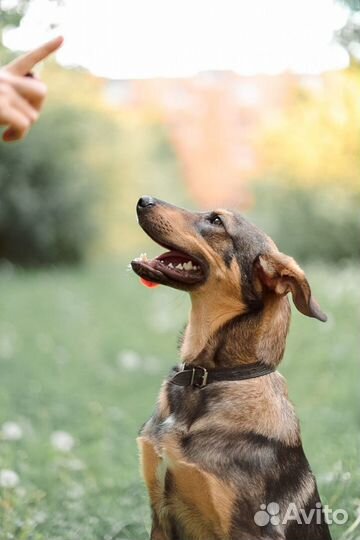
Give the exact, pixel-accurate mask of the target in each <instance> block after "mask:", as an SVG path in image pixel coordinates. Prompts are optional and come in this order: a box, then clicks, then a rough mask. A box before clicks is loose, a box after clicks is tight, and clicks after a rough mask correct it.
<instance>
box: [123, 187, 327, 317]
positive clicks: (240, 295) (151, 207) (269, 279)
mask: <svg viewBox="0 0 360 540" xmlns="http://www.w3.org/2000/svg"><path fill="white" fill-rule="evenodd" d="M137 214H138V218H139V223H140V225H141V227H142V228H143V229H144V231H145V232H146V233H147V234H148V235H149V236H150V238H152V240H154V241H155V242H156V243H157V244H159V245H161V246H162V247H164V248H165V249H167V250H169V251H167V252H166V253H163V254H162V255H160V256H158V257H156V258H155V259H152V260H148V259H147V258H146V256H143V257H140V258H137V259H134V260H133V261H132V263H131V266H132V268H133V270H134V272H136V274H138V275H139V276H140V277H142V278H143V279H145V280H147V281H149V282H152V283H159V284H162V285H167V286H169V287H173V288H176V289H181V290H184V291H188V292H189V293H191V294H192V295H196V296H197V297H198V298H199V297H200V298H201V296H202V295H206V297H207V298H208V299H209V298H221V299H222V301H228V302H229V303H231V305H233V306H235V305H236V306H237V310H238V313H239V314H241V313H246V312H249V311H252V310H256V309H261V307H262V306H264V305H265V304H266V302H267V301H268V300H270V299H271V298H273V297H274V295H278V296H285V295H286V294H287V293H289V292H291V294H292V297H293V301H294V304H295V306H296V307H297V309H298V310H299V311H301V313H303V314H304V315H307V316H309V317H315V318H317V319H319V320H320V321H326V315H325V314H324V313H323V312H322V311H321V309H320V307H319V305H318V304H317V302H316V301H315V300H314V298H313V297H312V295H311V290H310V286H309V283H308V281H307V279H306V276H305V274H304V272H303V271H302V270H301V268H300V267H299V266H298V264H297V263H296V262H295V261H294V259H292V258H291V257H288V256H286V255H284V254H283V253H281V252H280V251H279V250H278V249H277V247H276V245H275V244H274V242H273V241H272V240H271V239H270V238H269V237H268V236H267V235H266V234H265V233H263V232H262V231H260V230H259V229H258V228H257V227H255V226H254V225H252V224H251V223H249V222H248V221H247V220H246V219H244V217H242V216H241V215H240V214H239V213H238V212H232V211H229V210H215V211H212V212H189V211H187V210H184V209H182V208H177V207H176V206H173V205H171V204H168V203H166V202H164V201H160V200H158V199H154V198H152V197H142V198H141V199H140V200H139V201H138V204H137Z"/></svg>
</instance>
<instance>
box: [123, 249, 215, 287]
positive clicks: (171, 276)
mask: <svg viewBox="0 0 360 540" xmlns="http://www.w3.org/2000/svg"><path fill="white" fill-rule="evenodd" d="M131 267H132V269H133V270H134V272H135V273H136V274H137V275H138V276H140V277H141V278H143V279H144V280H146V281H147V282H150V283H159V284H163V285H176V284H179V285H181V284H183V285H195V284H198V283H200V282H202V281H203V280H204V278H205V269H204V266H203V263H202V262H201V261H200V260H198V259H197V258H196V257H193V256H190V255H188V254H186V253H184V252H182V251H177V250H173V249H171V250H170V251H167V252H166V253H163V254H162V255H159V256H158V257H156V258H155V259H148V257H147V255H146V254H145V253H143V254H141V255H140V257H137V258H136V259H134V260H133V261H132V262H131Z"/></svg>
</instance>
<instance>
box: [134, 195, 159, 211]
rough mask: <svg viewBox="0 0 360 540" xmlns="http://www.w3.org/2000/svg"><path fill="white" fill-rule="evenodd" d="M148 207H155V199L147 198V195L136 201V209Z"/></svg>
mask: <svg viewBox="0 0 360 540" xmlns="http://www.w3.org/2000/svg"><path fill="white" fill-rule="evenodd" d="M149 206H155V199H153V198H152V197H149V196H148V195H144V197H141V198H140V199H139V200H138V203H137V207H138V208H148V207H149Z"/></svg>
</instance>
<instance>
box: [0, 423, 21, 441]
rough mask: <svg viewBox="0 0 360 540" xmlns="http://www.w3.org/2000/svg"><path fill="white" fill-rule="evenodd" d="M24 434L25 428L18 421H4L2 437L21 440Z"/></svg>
mask: <svg viewBox="0 0 360 540" xmlns="http://www.w3.org/2000/svg"><path fill="white" fill-rule="evenodd" d="M22 436H23V430H22V429H21V427H20V426H19V424H17V423H16V422H4V424H3V425H2V427H1V438H2V439H4V440H5V441H19V440H20V439H21V438H22Z"/></svg>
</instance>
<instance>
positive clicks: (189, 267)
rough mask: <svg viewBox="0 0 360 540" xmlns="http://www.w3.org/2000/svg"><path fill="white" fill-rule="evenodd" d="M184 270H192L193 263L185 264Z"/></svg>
mask: <svg viewBox="0 0 360 540" xmlns="http://www.w3.org/2000/svg"><path fill="white" fill-rule="evenodd" d="M183 266H184V270H192V267H193V264H192V262H191V261H188V262H186V263H184V265H183Z"/></svg>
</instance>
